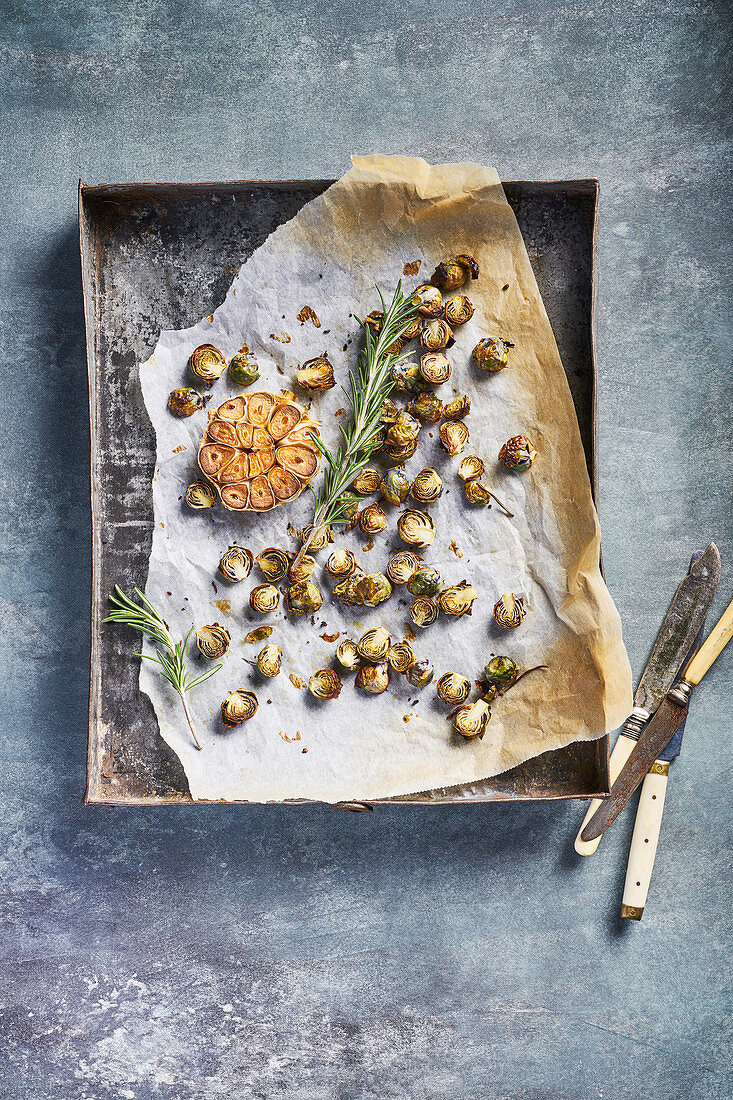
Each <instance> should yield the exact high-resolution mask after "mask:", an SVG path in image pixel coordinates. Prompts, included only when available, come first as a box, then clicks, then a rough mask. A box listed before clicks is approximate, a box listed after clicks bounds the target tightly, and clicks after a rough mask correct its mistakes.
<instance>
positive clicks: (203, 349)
mask: <svg viewBox="0 0 733 1100" xmlns="http://www.w3.org/2000/svg"><path fill="white" fill-rule="evenodd" d="M188 367H189V370H190V371H191V374H192V375H193V376H194V378H198V379H200V381H201V382H204V383H205V384H206V385H207V386H213V384H214V382H216V381H217V379H219V378H221V376H222V374H223V373H224V371H225V370H226V367H227V361H226V359H225V358H224V356H223V355H222V354H221V352H220V351H219V349H218V348H215V347H214V345H213V344H201V346H200V347H198V348H196V349H195V351H193V352H191V358H190V359H189V361H188Z"/></svg>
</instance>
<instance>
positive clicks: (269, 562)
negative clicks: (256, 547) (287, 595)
mask: <svg viewBox="0 0 733 1100" xmlns="http://www.w3.org/2000/svg"><path fill="white" fill-rule="evenodd" d="M256 561H257V565H258V568H259V570H260V572H261V573H262V575H263V576H265V577H267V579H268V581H281V580H282V579H283V577H284V576H285V575H286V573H287V571H288V569H289V567H290V556H289V555H288V554H286V553H285V551H284V550H279V549H278V548H277V547H276V546H268V547H267V549H266V550H263V551H261V553H259V554H258V555H257V558H256Z"/></svg>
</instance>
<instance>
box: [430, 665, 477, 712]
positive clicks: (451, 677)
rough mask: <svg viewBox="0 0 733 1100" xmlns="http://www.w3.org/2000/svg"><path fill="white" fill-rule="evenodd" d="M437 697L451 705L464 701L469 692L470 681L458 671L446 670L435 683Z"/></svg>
mask: <svg viewBox="0 0 733 1100" xmlns="http://www.w3.org/2000/svg"><path fill="white" fill-rule="evenodd" d="M435 690H436V692H437V695H438V698H439V699H442V700H443V702H444V703H448V705H449V706H451V707H457V706H459V705H460V704H461V703H465V702H466V699H468V697H469V695H470V694H471V681H470V680H467V679H466V677H465V676H461V674H460V673H459V672H446V673H445V674H444V675H443V676H441V677H440V679H439V680H438V683H437V684H436V685H435Z"/></svg>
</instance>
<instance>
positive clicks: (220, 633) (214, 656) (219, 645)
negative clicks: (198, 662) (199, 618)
mask: <svg viewBox="0 0 733 1100" xmlns="http://www.w3.org/2000/svg"><path fill="white" fill-rule="evenodd" d="M230 641H231V637H230V634H229V631H228V630H225V629H224V627H223V626H219V624H218V623H212V624H211V625H210V626H200V627H199V628H198V630H197V631H196V645H197V647H198V651H199V653H200V654H201V656H202V657H205V658H206V660H207V661H218V660H219V659H220V658H221V657H223V656H224V654H225V653H226V651H227V650H228V649H229V642H230Z"/></svg>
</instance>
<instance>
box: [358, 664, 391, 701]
mask: <svg viewBox="0 0 733 1100" xmlns="http://www.w3.org/2000/svg"><path fill="white" fill-rule="evenodd" d="M356 686H357V687H358V688H361V689H362V691H368V692H369V694H370V695H381V694H382V692H383V691H386V690H387V688H388V687H389V671H388V669H387V662H386V661H382V662H381V663H380V664H378V665H362V667H361V668H360V669H359V671H358V672H357V674H356Z"/></svg>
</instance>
